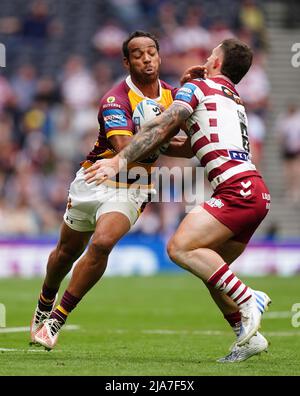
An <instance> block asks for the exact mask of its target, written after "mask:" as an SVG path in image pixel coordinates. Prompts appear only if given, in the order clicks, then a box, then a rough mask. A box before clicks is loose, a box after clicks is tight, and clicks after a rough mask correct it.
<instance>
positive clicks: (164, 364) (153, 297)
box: [0, 274, 300, 376]
mask: <svg viewBox="0 0 300 396" xmlns="http://www.w3.org/2000/svg"><path fill="white" fill-rule="evenodd" d="M243 280H245V281H246V282H247V283H248V284H249V286H251V287H253V288H255V289H261V290H264V291H266V292H267V293H269V295H270V296H271V298H272V300H273V303H272V305H271V308H270V311H269V312H270V314H269V315H272V312H273V314H274V315H275V317H270V316H269V317H268V314H267V316H266V317H265V318H264V320H263V323H262V329H261V331H262V333H263V334H265V335H266V337H267V338H268V340H269V341H270V342H271V345H270V347H269V352H268V353H264V354H262V355H260V356H255V357H254V358H251V359H249V360H247V361H245V362H242V363H238V364H220V363H217V362H216V359H217V358H218V357H221V356H223V355H225V354H226V353H227V352H228V347H229V346H230V344H231V343H232V342H233V340H234V337H233V333H232V332H231V330H230V328H229V326H228V325H227V323H225V321H224V320H223V318H222V315H221V314H220V313H219V311H218V309H217V308H216V306H215V305H214V304H213V303H212V301H211V299H210V297H209V294H208V292H207V290H206V288H205V287H204V286H203V285H202V282H201V281H200V280H198V279H197V278H195V277H193V276H192V275H190V274H173V275H158V276H153V277H128V278H120V277H116V278H108V277H107V278H104V279H103V280H102V281H101V282H99V283H98V284H97V285H96V286H95V287H94V288H93V289H92V290H91V291H90V292H89V294H88V295H87V296H86V297H85V299H84V300H83V301H82V302H81V304H80V305H79V306H78V307H77V309H76V310H75V311H74V312H73V313H72V314H71V316H70V317H69V319H68V325H78V326H79V328H78V329H77V330H74V331H67V330H65V331H63V332H62V333H61V335H60V338H59V342H58V345H57V347H56V349H55V350H53V351H51V352H46V351H44V350H43V349H42V348H33V347H29V345H28V341H29V335H28V332H19V333H3V332H1V329H0V376H1V375H11V376H12V375H43V376H45V375H99V376H121V375H132V376H154V375H162V376H170V375H175V376H202V375H224V376H225V375H226V376H227V375H228V376H232V375H259V376H265V375H275V376H278V375H300V365H299V361H300V327H293V326H292V322H291V316H290V317H289V312H291V307H292V305H293V304H295V303H300V294H299V290H300V288H299V281H300V279H299V277H293V278H279V277H264V278H249V279H243ZM63 286H65V284H64V285H63ZM40 287H41V280H40V279H34V280H24V279H2V280H0V303H3V304H5V306H6V309H7V317H6V322H7V323H6V326H7V328H11V327H21V326H28V325H29V322H30V319H31V316H32V312H33V309H34V307H35V304H36V299H37V295H38V292H39V290H40ZM274 315H273V316H274ZM291 315H292V314H291ZM298 322H299V325H300V318H299V319H298Z"/></svg>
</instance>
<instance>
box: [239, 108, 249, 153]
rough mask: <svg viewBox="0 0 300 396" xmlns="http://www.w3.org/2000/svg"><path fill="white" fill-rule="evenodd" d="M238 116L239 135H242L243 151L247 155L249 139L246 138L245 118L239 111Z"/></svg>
mask: <svg viewBox="0 0 300 396" xmlns="http://www.w3.org/2000/svg"><path fill="white" fill-rule="evenodd" d="M238 116H239V120H240V128H241V133H242V142H243V149H244V150H245V151H247V153H249V151H250V144H249V138H248V131H247V125H246V117H245V115H244V114H243V113H242V112H241V111H238Z"/></svg>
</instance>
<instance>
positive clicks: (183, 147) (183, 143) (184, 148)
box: [162, 136, 195, 158]
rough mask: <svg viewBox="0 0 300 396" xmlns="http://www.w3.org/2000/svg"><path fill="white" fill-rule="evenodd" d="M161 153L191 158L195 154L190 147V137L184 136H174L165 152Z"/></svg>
mask: <svg viewBox="0 0 300 396" xmlns="http://www.w3.org/2000/svg"><path fill="white" fill-rule="evenodd" d="M162 154H163V155H167V156H168V157H177V158H192V157H194V155H195V154H194V153H193V151H192V148H191V139H190V138H189V137H185V136H174V137H173V138H172V139H171V142H170V145H169V147H168V148H167V150H166V152H164V153H162Z"/></svg>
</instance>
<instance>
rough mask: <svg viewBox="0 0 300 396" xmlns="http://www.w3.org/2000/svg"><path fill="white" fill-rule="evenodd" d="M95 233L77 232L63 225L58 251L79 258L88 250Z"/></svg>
mask: <svg viewBox="0 0 300 396" xmlns="http://www.w3.org/2000/svg"><path fill="white" fill-rule="evenodd" d="M92 234H93V232H92V231H86V232H81V231H76V230H73V229H72V228H70V227H69V226H68V225H67V224H66V223H65V222H63V223H62V226H61V231H60V237H59V241H58V244H57V249H58V250H59V251H60V252H63V253H64V254H67V255H69V256H72V257H79V256H80V255H81V253H82V252H83V251H84V249H85V248H86V246H87V244H88V242H89V240H90V238H91V236H92Z"/></svg>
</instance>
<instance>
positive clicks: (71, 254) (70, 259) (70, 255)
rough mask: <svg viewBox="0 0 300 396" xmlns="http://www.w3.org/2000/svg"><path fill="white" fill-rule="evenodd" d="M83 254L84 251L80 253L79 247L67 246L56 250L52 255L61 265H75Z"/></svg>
mask: <svg viewBox="0 0 300 396" xmlns="http://www.w3.org/2000/svg"><path fill="white" fill-rule="evenodd" d="M81 253H82V250H80V251H79V249H78V247H77V248H75V247H74V248H70V247H67V246H60V247H58V248H57V249H56V250H54V251H53V252H52V253H51V255H52V257H53V258H54V259H56V261H57V262H59V263H60V264H70V263H74V261H76V260H77V258H78V257H79V256H80V255H81Z"/></svg>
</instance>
